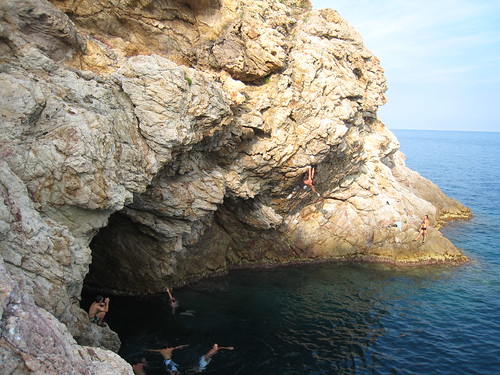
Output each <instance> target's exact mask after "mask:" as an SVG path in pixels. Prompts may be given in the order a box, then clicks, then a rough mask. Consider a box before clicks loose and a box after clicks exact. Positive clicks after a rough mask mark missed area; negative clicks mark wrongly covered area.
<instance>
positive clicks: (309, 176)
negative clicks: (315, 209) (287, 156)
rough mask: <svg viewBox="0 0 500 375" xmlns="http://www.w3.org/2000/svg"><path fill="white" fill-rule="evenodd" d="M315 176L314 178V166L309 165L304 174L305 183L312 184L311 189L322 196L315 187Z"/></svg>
mask: <svg viewBox="0 0 500 375" xmlns="http://www.w3.org/2000/svg"><path fill="white" fill-rule="evenodd" d="M313 178H314V167H311V166H310V165H309V166H308V167H307V174H304V185H307V186H310V187H311V190H312V191H314V192H315V193H316V195H317V196H318V197H319V196H320V195H319V193H318V192H317V191H316V189H315V188H314V183H313Z"/></svg>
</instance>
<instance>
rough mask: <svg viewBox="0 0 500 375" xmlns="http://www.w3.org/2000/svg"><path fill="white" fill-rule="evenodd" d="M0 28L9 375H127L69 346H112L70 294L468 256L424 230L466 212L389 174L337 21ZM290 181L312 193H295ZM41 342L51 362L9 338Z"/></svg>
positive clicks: (33, 19)
mask: <svg viewBox="0 0 500 375" xmlns="http://www.w3.org/2000/svg"><path fill="white" fill-rule="evenodd" d="M0 14H1V16H0V17H1V18H0V35H1V36H2V39H1V41H0V49H1V52H2V60H1V61H0V83H1V87H2V88H1V90H0V115H1V119H2V125H1V126H2V128H1V132H0V155H1V160H0V172H1V173H0V194H1V196H2V200H0V253H1V257H2V259H0V260H1V262H2V263H1V265H2V268H5V273H3V272H2V275H3V276H2V280H1V288H0V301H1V302H2V304H1V308H2V312H3V319H2V323H1V329H2V337H1V339H0V350H1V353H0V355H1V356H2V358H5V359H7V358H8V362H5V363H7V365H8V367H7V368H8V371H10V373H14V372H15V371H22V372H23V373H25V372H27V371H29V370H30V371H34V372H35V373H52V371H56V370H54V366H55V365H56V364H57V366H60V368H61V369H64V372H61V373H94V370H95V373H97V372H98V373H107V372H106V371H111V370H109V368H111V367H114V366H116V368H117V369H118V370H116V371H115V372H113V373H130V371H131V369H130V367H129V366H128V365H127V364H126V363H125V362H124V361H123V360H121V359H120V358H118V357H117V356H114V355H113V354H112V353H110V352H108V351H104V350H100V349H96V348H92V349H90V348H86V347H83V346H80V345H91V346H93V347H96V346H102V347H104V348H107V349H110V350H114V351H116V350H118V348H119V345H120V343H119V339H118V337H117V336H116V334H114V333H113V332H112V331H111V330H110V329H109V328H101V327H98V326H96V325H92V324H91V323H90V322H89V321H88V318H87V315H86V313H85V311H83V310H82V309H81V308H80V306H79V300H80V297H81V292H82V288H83V287H84V285H85V286H86V287H88V288H89V289H92V288H94V289H98V290H100V291H110V292H114V293H124V294H146V293H155V292H161V291H164V290H165V289H166V288H167V287H170V286H172V285H181V284H184V283H187V282H189V281H190V280H194V279H199V278H202V277H205V276H209V275H214V274H219V273H224V272H227V270H228V269H230V268H231V267H252V266H262V265H277V264H283V263H289V262H304V261H323V260H346V259H354V260H364V261H380V262H392V263H396V264H402V265H408V264H412V265H414V264H428V263H437V262H450V263H460V262H464V261H466V260H467V258H466V257H465V256H464V254H462V252H461V251H460V250H458V249H457V248H456V247H455V246H454V245H453V244H452V243H451V242H450V241H448V240H447V239H446V238H444V237H443V236H442V235H441V233H440V232H439V230H438V229H439V227H440V226H441V225H442V224H443V222H444V221H446V220H450V219H461V218H468V217H469V216H470V212H469V210H468V209H467V208H466V207H464V206H463V205H462V204H460V203H459V202H456V201H455V200H453V199H451V198H449V197H446V196H445V195H444V194H443V193H442V192H441V191H440V190H439V188H438V187H437V186H435V185H434V184H432V183H431V182H430V181H427V180H425V179H424V178H422V177H421V176H420V175H418V173H416V172H413V171H411V170H409V169H408V168H407V167H406V166H405V162H404V155H402V154H401V153H400V152H399V151H398V148H399V144H398V142H397V139H396V138H395V137H394V135H393V134H392V133H391V132H390V131H389V130H387V129H386V128H385V126H384V125H383V124H382V123H381V121H380V120H379V118H378V117H377V109H378V107H379V106H380V105H383V104H384V103H385V101H386V98H385V95H384V93H385V91H386V89H387V84H386V80H385V77H384V75H383V70H382V68H381V67H380V64H379V61H378V59H377V58H376V57H375V56H373V55H372V54H371V52H370V51H368V50H367V49H366V48H365V46H364V45H363V43H362V39H361V36H360V35H359V34H358V33H357V32H356V31H355V30H354V29H353V28H352V27H351V26H350V25H349V24H348V23H347V22H346V21H345V20H343V19H342V18H341V17H340V16H339V15H338V13H337V12H335V11H333V10H311V9H310V4H309V3H308V1H304V0H287V1H277V0H267V1H234V0H206V1H187V0H184V1H183V0H168V1H161V2H160V1H155V0H150V1H145V2H144V1H142V2H139V3H138V2H134V1H130V0H124V1H120V2H117V3H116V4H115V5H114V6H113V7H109V2H107V1H78V2H76V1H72V0H52V1H51V2H47V1H44V0H29V1H23V2H18V1H14V0H6V1H3V2H2V3H1V4H0ZM309 166H312V167H314V170H315V176H314V183H315V188H316V190H317V191H318V192H319V194H320V197H318V196H317V195H316V194H315V193H314V192H313V191H311V189H310V188H309V187H307V186H306V185H304V183H303V175H304V173H306V172H307V170H308V167H309ZM424 215H429V216H430V218H431V228H430V232H429V239H428V241H427V242H426V243H425V244H421V243H416V242H413V241H412V240H413V238H414V237H415V236H416V229H417V228H418V225H419V223H420V221H421V219H422V217H423V216H424ZM111 308H112V306H111ZM23 314H24V315H23ZM49 328H50V332H51V333H50V335H52V334H53V336H50V337H51V338H50V340H52V341H51V342H52V344H51V345H52V347H53V348H59V349H57V352H58V353H60V354H57V359H56V360H55V361H54V363H47V361H45V360H44V359H43V358H45V357H43V355H41V354H40V353H42V352H43V353H45V354H47V355H48V354H50V353H51V352H50V353H49V349H44V347H43V346H40V345H39V344H40V343H37V342H35V341H36V340H35V341H29V340H28V339H27V337H25V336H26V332H28V330H34V331H36V332H40V333H39V336H40V337H42V336H44V335H46V332H45V331H44V329H49ZM16 332H20V334H17V333H16ZM17 337H19V340H18V339H17ZM72 337H73V338H74V339H76V340H77V342H78V344H80V345H78V344H77V343H76V342H75V341H73V338H72ZM16 340H17V341H16ZM51 350H52V349H51ZM54 350H56V349H54ZM39 352H40V353H39ZM45 354H44V355H45ZM51 355H52V354H51ZM54 355H55V354H54ZM81 366H90V367H88V368H93V369H94V370H88V371H87V372H80V367H81ZM99 366H100V367H99ZM107 366H111V367H107ZM82 368H83V367H82ZM61 371H63V370H61ZM82 371H83V370H82ZM89 371H90V372H89ZM53 373H58V372H53ZM109 373H112V372H109Z"/></svg>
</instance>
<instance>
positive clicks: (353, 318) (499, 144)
mask: <svg viewBox="0 0 500 375" xmlns="http://www.w3.org/2000/svg"><path fill="white" fill-rule="evenodd" d="M395 134H396V136H397V137H398V139H399V141H400V143H401V149H402V151H403V152H404V153H405V154H406V155H407V165H408V166H409V167H410V168H412V169H414V170H416V171H418V172H419V173H420V174H422V175H423V176H424V177H426V178H429V179H430V180H432V181H434V182H435V183H436V184H437V185H438V186H440V187H441V189H442V190H443V191H444V192H445V193H446V194H447V195H449V196H451V197H454V198H456V199H458V200H459V201H461V202H462V203H464V204H465V205H467V206H468V207H470V208H471V209H472V211H473V213H474V218H473V219H472V220H471V221H468V222H455V223H452V224H450V225H448V226H447V227H446V228H445V229H444V230H443V232H444V234H445V235H446V236H447V237H448V238H449V239H450V240H452V241H453V242H454V243H455V244H456V245H457V246H458V247H459V248H461V249H463V251H464V252H465V253H466V254H467V255H468V256H469V257H470V258H472V260H473V261H472V262H471V263H469V264H467V265H464V266H460V267H447V266H430V267H422V268H410V269H400V268H397V267H393V266H387V265H374V264H319V265H307V266H292V267H285V268H279V269H273V270H254V271H251V270H244V271H237V272H232V273H231V274H230V275H228V276H226V277H221V278H216V279H209V280H205V281H203V282H200V283H197V284H194V285H190V286H189V287H185V288H182V289H179V290H176V291H175V292H174V294H175V295H176V297H177V298H178V299H179V300H180V302H181V304H182V305H184V306H185V307H187V308H189V309H192V310H194V311H195V313H194V316H186V315H175V316H173V315H172V313H171V312H170V310H169V306H168V299H167V298H166V296H165V295H158V296H152V297H148V298H118V297H114V298H112V305H111V312H110V313H109V317H108V323H109V325H110V326H111V327H112V328H113V329H114V330H116V331H117V332H118V333H119V335H120V337H121V339H122V342H123V345H122V349H121V351H120V354H121V355H122V356H123V357H124V358H126V359H131V358H133V357H141V356H143V357H145V358H146V359H147V360H148V363H149V366H148V367H146V371H147V373H148V374H164V373H166V371H165V369H164V368H163V367H162V364H161V359H160V356H159V355H157V354H155V353H151V352H145V351H144V349H146V348H160V347H162V346H163V345H169V346H173V345H179V344H189V347H187V348H184V349H180V350H177V351H175V352H174V354H173V360H174V361H175V362H177V364H178V365H179V368H180V370H181V372H182V373H194V372H196V371H197V367H196V364H197V362H198V358H199V357H200V356H201V355H202V354H204V353H205V352H206V351H207V350H208V349H209V348H210V346H211V345H212V344H213V343H218V344H219V345H223V346H234V347H235V350H234V351H220V352H219V353H218V354H217V355H216V356H215V357H214V358H213V360H212V362H211V363H210V364H209V365H208V367H207V368H206V370H205V371H204V372H205V373H207V374H220V375H225V374H242V375H243V374H244V375H254V374H260V375H266V374H272V375H278V374H290V375H291V374H297V375H299V374H301V375H302V374H304V375H306V374H310V375H313V374H454V375H458V374H467V375H471V374H488V375H489V374H500V276H499V275H500V210H499V207H498V202H499V201H500V168H499V165H500V133H474V132H444V131H443V132H441V131H431V132H428V131H402V130H400V131H395Z"/></svg>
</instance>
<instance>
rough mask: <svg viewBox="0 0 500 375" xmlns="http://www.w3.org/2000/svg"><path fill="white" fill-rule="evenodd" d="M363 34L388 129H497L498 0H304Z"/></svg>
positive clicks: (499, 128) (499, 93)
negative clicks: (382, 90) (382, 88)
mask: <svg viewBox="0 0 500 375" xmlns="http://www.w3.org/2000/svg"><path fill="white" fill-rule="evenodd" d="M311 1H312V4H313V7H314V8H315V9H321V8H331V9H335V10H337V11H338V12H339V13H340V15H341V16H342V17H343V18H345V19H346V20H347V21H348V22H349V23H350V24H351V25H353V26H354V27H355V28H356V29H357V30H358V31H359V32H360V33H361V35H362V36H363V41H364V43H365V45H366V47H367V48H368V49H369V50H370V51H372V52H373V54H375V55H376V56H377V57H378V58H380V60H381V64H382V67H383V68H384V70H385V76H386V78H387V81H388V84H389V90H388V91H387V97H388V100H389V101H388V103H387V104H386V105H384V106H383V107H381V108H380V109H379V117H380V119H381V120H382V122H384V124H385V125H386V126H387V127H388V128H390V129H433V130H470V131H500V1H499V0H413V1H411V0H311Z"/></svg>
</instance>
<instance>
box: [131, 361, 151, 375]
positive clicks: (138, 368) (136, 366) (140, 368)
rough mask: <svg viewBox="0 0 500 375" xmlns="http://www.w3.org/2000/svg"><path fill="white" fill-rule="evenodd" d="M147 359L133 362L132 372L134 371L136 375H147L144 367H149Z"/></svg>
mask: <svg viewBox="0 0 500 375" xmlns="http://www.w3.org/2000/svg"><path fill="white" fill-rule="evenodd" d="M147 365H148V363H147V362H146V358H141V359H140V360H138V359H136V360H134V361H132V370H134V374H135V375H146V372H145V371H144V366H147Z"/></svg>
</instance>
